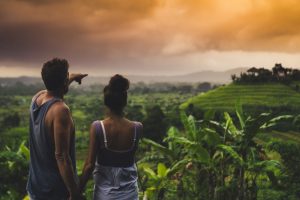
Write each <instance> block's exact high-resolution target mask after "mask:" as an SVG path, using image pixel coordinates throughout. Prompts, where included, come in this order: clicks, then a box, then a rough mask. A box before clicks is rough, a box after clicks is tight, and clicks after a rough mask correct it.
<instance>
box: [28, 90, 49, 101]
mask: <svg viewBox="0 0 300 200" xmlns="http://www.w3.org/2000/svg"><path fill="white" fill-rule="evenodd" d="M45 92H47V90H41V91H39V92H37V93H36V94H35V95H34V96H33V97H32V99H31V100H32V101H35V100H36V99H37V98H38V97H39V96H40V95H41V94H43V93H45Z"/></svg>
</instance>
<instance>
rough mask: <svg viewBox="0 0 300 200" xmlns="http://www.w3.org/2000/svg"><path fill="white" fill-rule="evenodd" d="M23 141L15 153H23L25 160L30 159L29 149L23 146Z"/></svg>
mask: <svg viewBox="0 0 300 200" xmlns="http://www.w3.org/2000/svg"><path fill="white" fill-rule="evenodd" d="M25 142H26V141H23V142H22V143H21V144H20V146H19V150H18V152H17V154H19V155H24V156H25V158H26V160H27V161H29V160H30V151H29V149H28V148H27V147H26V146H25Z"/></svg>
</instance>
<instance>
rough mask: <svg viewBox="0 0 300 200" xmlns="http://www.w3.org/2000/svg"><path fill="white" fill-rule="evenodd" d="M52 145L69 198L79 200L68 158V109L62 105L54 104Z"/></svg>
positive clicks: (70, 121) (76, 185)
mask: <svg viewBox="0 0 300 200" xmlns="http://www.w3.org/2000/svg"><path fill="white" fill-rule="evenodd" d="M54 113H55V116H54V121H53V129H54V143H55V158H56V162H57V166H58V169H59V172H60V175H61V177H62V179H63V181H64V183H65V185H66V187H67V189H68V190H69V193H70V198H71V199H73V198H74V199H77V198H79V188H78V183H77V182H76V178H75V172H74V170H73V166H72V160H71V158H70V155H69V152H70V140H71V131H72V130H71V129H72V120H71V115H70V111H69V108H68V107H67V106H66V105H65V104H64V103H63V102H59V103H57V104H55V108H54Z"/></svg>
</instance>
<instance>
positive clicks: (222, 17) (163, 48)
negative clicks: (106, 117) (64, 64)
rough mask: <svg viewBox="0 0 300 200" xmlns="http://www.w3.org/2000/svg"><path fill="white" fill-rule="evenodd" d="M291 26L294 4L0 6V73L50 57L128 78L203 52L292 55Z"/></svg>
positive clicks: (252, 0)
mask: <svg viewBox="0 0 300 200" xmlns="http://www.w3.org/2000/svg"><path fill="white" fill-rule="evenodd" d="M299 19H300V2H299V1H297V0H276V1H271V0H232V1H230V2H228V1H224V0H197V1H195V0H89V1H85V0H73V1H66V0H51V1H50V0H10V1H0V65H5V66H40V65H41V63H42V62H44V61H45V60H47V59H49V58H52V57H56V56H58V57H65V58H67V59H70V60H71V61H72V63H74V65H76V66H78V67H79V66H89V67H92V68H98V67H101V69H105V70H109V69H110V68H114V69H117V68H120V67H124V69H125V68H128V69H129V68H130V69H132V70H134V69H138V67H140V66H146V65H145V60H149V59H150V58H157V60H158V61H159V60H160V61H161V60H164V57H165V56H168V57H174V60H176V59H178V58H180V56H181V55H187V54H195V53H201V52H202V53H205V52H208V51H211V50H213V51H220V52H227V51H251V52H256V51H259V52H262V51H263V52H287V53H297V52H299V51H300V26H299V25H298V21H299ZM169 59H171V58H169ZM156 64H157V65H164V62H162V63H161V64H159V63H156ZM132 66H135V68H134V67H132ZM147 66H148V65H147Z"/></svg>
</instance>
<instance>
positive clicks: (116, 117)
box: [106, 111, 124, 121]
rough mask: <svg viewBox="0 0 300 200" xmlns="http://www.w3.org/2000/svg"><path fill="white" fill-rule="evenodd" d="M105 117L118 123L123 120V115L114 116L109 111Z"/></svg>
mask: <svg viewBox="0 0 300 200" xmlns="http://www.w3.org/2000/svg"><path fill="white" fill-rule="evenodd" d="M106 116H107V118H109V119H112V120H114V121H120V120H122V119H124V116H123V114H121V115H119V114H115V113H113V112H111V111H107V113H106Z"/></svg>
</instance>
